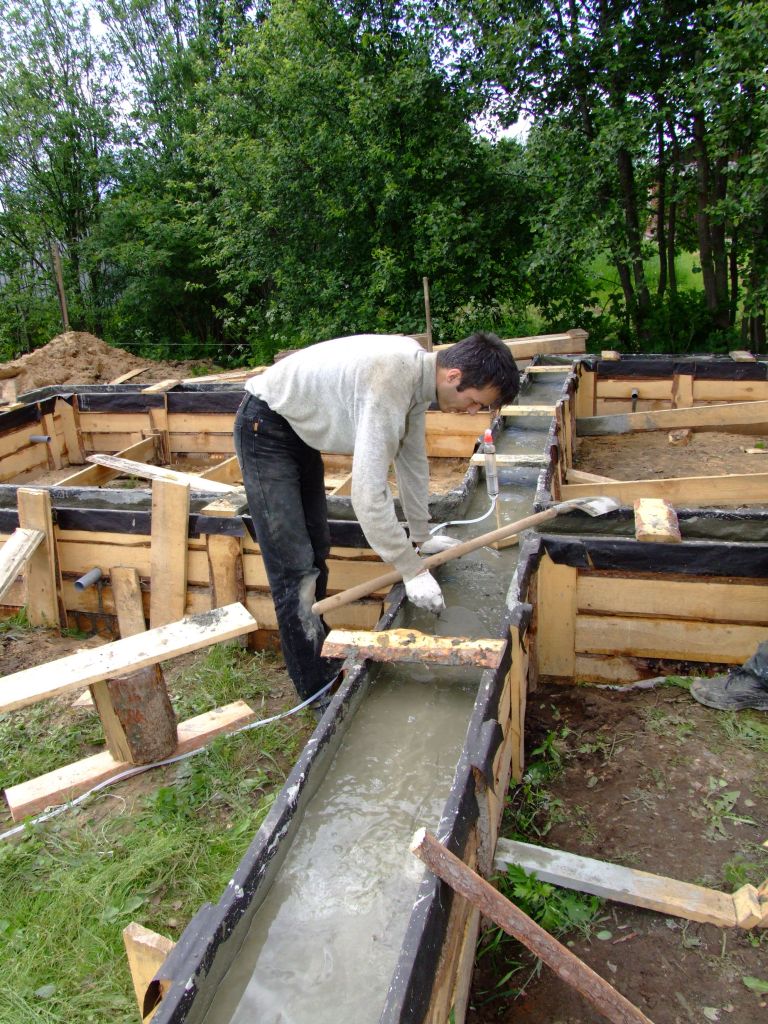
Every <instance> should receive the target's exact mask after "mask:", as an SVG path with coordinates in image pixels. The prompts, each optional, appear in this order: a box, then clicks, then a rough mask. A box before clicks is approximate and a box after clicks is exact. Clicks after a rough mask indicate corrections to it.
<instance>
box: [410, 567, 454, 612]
mask: <svg viewBox="0 0 768 1024" xmlns="http://www.w3.org/2000/svg"><path fill="white" fill-rule="evenodd" d="M405 592H406V594H407V595H408V600H409V601H413V603H414V604H415V605H416V606H417V607H419V608H426V609H427V611H428V612H434V613H435V615H438V614H439V613H440V612H441V611H442V610H443V609H444V608H445V601H444V600H443V592H442V590H441V589H440V584H439V583H438V582H437V580H436V579H435V577H434V576H432V575H431V574H430V573H428V572H420V573H419V574H418V576H414V577H413V579H410V580H407V581H406V584H405Z"/></svg>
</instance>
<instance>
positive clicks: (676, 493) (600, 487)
mask: <svg viewBox="0 0 768 1024" xmlns="http://www.w3.org/2000/svg"><path fill="white" fill-rule="evenodd" d="M560 491H561V493H560V497H561V499H562V500H563V501H567V500H568V499H569V498H592V497H598V496H600V497H610V498H616V499H617V501H621V502H623V503H624V504H625V505H630V504H632V503H633V502H634V501H635V500H636V499H638V498H662V499H663V500H664V501H668V502H669V503H670V504H672V505H674V506H675V507H676V508H691V507H692V506H697V505H756V504H764V503H765V502H766V501H768V473H733V474H726V475H724V476H681V477H667V478H662V479H659V480H617V481H616V482H615V483H612V484H609V483H604V484H563V486H562V487H561V489H560Z"/></svg>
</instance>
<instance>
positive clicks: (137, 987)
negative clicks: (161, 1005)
mask: <svg viewBox="0 0 768 1024" xmlns="http://www.w3.org/2000/svg"><path fill="white" fill-rule="evenodd" d="M123 943H124V945H125V954H126V956H127V958H128V967H129V969H130V972H131V981H132V982H133V991H134V992H135V993H136V1001H137V1003H138V1004H139V1014H140V1016H141V1019H142V1021H148V1020H151V1019H152V1017H153V1015H154V1010H153V1011H152V1012H151V1013H148V1014H145V1013H144V998H145V996H146V994H147V989H148V988H149V986H150V984H151V983H152V979H153V978H154V977H155V975H156V974H157V972H158V971H159V970H160V968H161V967H162V966H163V964H164V963H165V961H166V959H167V958H168V954H169V953H170V952H171V950H172V949H173V948H174V946H175V945H176V943H175V942H174V941H173V939H168V938H166V936H165V935H159V934H158V933H157V932H153V931H150V930H149V928H145V927H144V926H143V925H140V924H138V923H137V922H136V921H132V922H131V923H130V924H129V925H128V926H127V927H126V928H124V929H123ZM168 987H170V983H169V985H168ZM164 994H165V993H164V992H163V991H162V987H161V992H160V995H161V996H162V995H164Z"/></svg>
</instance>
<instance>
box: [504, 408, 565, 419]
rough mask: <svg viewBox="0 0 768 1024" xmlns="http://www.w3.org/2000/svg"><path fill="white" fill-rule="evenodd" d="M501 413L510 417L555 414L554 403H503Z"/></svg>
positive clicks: (550, 415)
mask: <svg viewBox="0 0 768 1024" xmlns="http://www.w3.org/2000/svg"><path fill="white" fill-rule="evenodd" d="M499 415H501V416H510V417H513V418H514V417H521V416H549V417H550V418H551V417H552V416H554V415H555V406H554V405H502V407H501V409H500V410H499Z"/></svg>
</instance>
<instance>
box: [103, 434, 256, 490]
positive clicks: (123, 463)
mask: <svg viewBox="0 0 768 1024" xmlns="http://www.w3.org/2000/svg"><path fill="white" fill-rule="evenodd" d="M147 440H150V441H153V442H154V441H155V440H156V437H155V438H147ZM87 461H88V462H92V463H94V464H95V465H97V466H106V467H107V468H108V469H112V470H114V471H115V475H117V476H119V475H121V474H125V475H126V476H136V477H139V478H141V479H145V480H161V481H166V482H167V481H170V482H173V483H179V484H186V485H188V486H190V487H191V488H192V489H193V490H195V491H208V492H210V493H211V494H222V493H230V492H232V491H236V490H237V488H236V487H234V486H233V485H232V484H227V483H223V482H222V481H220V480H210V479H205V478H203V477H200V476H197V474H195V473H180V472H179V471H178V470H175V469H168V468H167V467H165V466H150V465H147V464H146V463H144V462H136V461H135V460H134V459H123V458H121V457H119V456H117V455H101V454H98V453H97V454H95V455H89V456H88V460H87Z"/></svg>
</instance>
